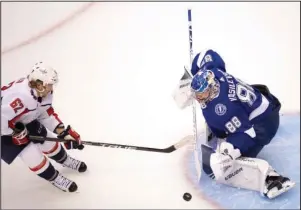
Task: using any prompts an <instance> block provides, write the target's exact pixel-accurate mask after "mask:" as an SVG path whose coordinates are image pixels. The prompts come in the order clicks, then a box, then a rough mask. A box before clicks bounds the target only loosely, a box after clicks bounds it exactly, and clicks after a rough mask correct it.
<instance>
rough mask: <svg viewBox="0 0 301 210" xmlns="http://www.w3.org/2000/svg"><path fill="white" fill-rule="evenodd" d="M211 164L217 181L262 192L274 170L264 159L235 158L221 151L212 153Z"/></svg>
mask: <svg viewBox="0 0 301 210" xmlns="http://www.w3.org/2000/svg"><path fill="white" fill-rule="evenodd" d="M210 166H211V168H212V171H213V173H214V175H215V178H216V181H217V182H219V183H222V184H225V185H230V186H233V187H237V188H242V189H248V190H254V191H258V192H260V193H263V190H264V187H265V179H266V177H267V174H268V173H269V172H270V171H272V170H273V169H272V168H271V167H270V165H269V163H268V162H267V161H265V160H262V159H258V158H246V157H239V158H237V159H236V160H235V159H234V160H233V159H232V158H231V157H230V156H228V155H223V154H219V153H215V154H212V155H211V158H210Z"/></svg>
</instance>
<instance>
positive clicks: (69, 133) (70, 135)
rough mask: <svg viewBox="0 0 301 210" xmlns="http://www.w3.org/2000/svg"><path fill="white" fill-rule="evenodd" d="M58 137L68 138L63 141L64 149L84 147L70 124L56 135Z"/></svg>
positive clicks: (80, 148)
mask: <svg viewBox="0 0 301 210" xmlns="http://www.w3.org/2000/svg"><path fill="white" fill-rule="evenodd" d="M57 137H58V138H60V139H65V140H70V141H68V142H66V143H64V145H65V147H66V149H68V150H69V149H79V150H82V149H84V145H82V144H81V139H80V135H79V134H78V133H77V132H76V131H75V130H73V129H72V128H71V126H70V125H68V127H67V128H66V129H65V130H64V131H63V132H61V133H60V134H59V135H58V136H57Z"/></svg>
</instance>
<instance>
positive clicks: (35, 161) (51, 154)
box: [1, 62, 87, 192]
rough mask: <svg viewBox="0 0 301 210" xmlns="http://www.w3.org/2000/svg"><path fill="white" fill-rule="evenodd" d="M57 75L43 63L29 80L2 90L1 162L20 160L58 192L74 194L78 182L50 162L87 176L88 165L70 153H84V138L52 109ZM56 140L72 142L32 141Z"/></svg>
mask: <svg viewBox="0 0 301 210" xmlns="http://www.w3.org/2000/svg"><path fill="white" fill-rule="evenodd" d="M57 82H58V74H57V72H56V71H55V70H54V69H53V68H52V67H49V66H46V65H45V64H44V63H43V62H39V63H36V64H35V65H34V67H33V69H32V71H31V73H30V74H29V75H28V76H27V77H26V78H21V79H19V80H16V81H14V82H11V83H9V84H8V85H7V86H3V87H2V88H1V159H2V160H3V161H5V162H6V163H7V164H11V163H12V162H13V161H14V160H15V158H17V157H19V158H21V159H22V161H23V162H24V163H25V164H26V165H27V166H28V167H29V169H30V170H31V171H32V172H34V173H36V174H37V175H38V176H39V177H41V178H43V179H45V180H47V181H49V182H50V183H51V184H53V185H54V186H56V187H57V188H59V189H61V190H63V191H66V192H74V191H76V190H77V188H78V187H77V185H76V183H75V182H74V181H72V180H70V179H68V178H67V177H65V176H63V175H62V174H61V173H60V172H58V171H57V170H56V169H55V168H54V166H53V165H52V164H51V162H50V161H49V158H50V159H52V160H54V161H56V162H57V163H59V164H62V166H64V167H68V168H70V169H73V170H75V171H78V172H85V171H86V170H87V166H86V164H85V163H84V162H82V161H80V160H76V159H74V158H72V157H71V156H70V155H68V153H67V151H66V149H79V150H82V149H83V148H84V146H83V145H82V144H81V140H80V135H79V134H78V133H77V132H76V131H75V130H73V129H72V127H71V126H70V125H68V126H65V125H64V124H63V122H62V121H61V120H60V118H59V117H58V115H57V114H56V113H55V111H54V109H53V106H52V97H53V87H54V86H55V85H56V84H57ZM30 135H34V136H43V137H56V138H62V139H66V140H70V141H68V143H65V144H64V146H65V147H66V149H65V148H64V146H63V144H61V143H58V142H50V141H32V140H30V138H29V136H30Z"/></svg>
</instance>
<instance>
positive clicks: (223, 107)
mask: <svg viewBox="0 0 301 210" xmlns="http://www.w3.org/2000/svg"><path fill="white" fill-rule="evenodd" d="M191 74H192V75H193V78H192V80H190V81H191V83H190V91H191V96H192V97H193V98H194V99H195V100H197V101H198V102H199V104H200V107H201V109H202V112H203V116H204V118H205V121H206V125H207V131H208V132H207V135H206V136H207V144H206V145H202V157H203V158H202V165H203V170H204V172H205V173H206V174H207V175H209V176H210V177H211V178H213V179H214V180H216V181H217V182H219V183H223V184H226V185H230V186H234V187H239V188H244V189H249V190H255V191H258V192H260V193H261V195H263V196H266V197H268V198H274V197H276V196H278V195H280V194H282V193H284V192H286V191H288V190H289V189H291V188H292V187H294V185H295V183H294V182H293V181H291V180H290V179H289V178H287V177H284V176H282V175H280V174H279V173H277V172H276V171H275V170H274V169H273V168H272V166H270V165H269V163H268V162H267V161H265V160H262V159H258V158H256V156H257V155H258V153H259V152H260V151H261V150H262V148H263V147H264V146H265V145H267V144H269V143H270V141H271V140H272V139H273V137H274V136H275V134H276V132H277V130H278V127H279V110H280V108H281V104H280V102H279V100H278V99H277V98H276V97H275V96H274V95H273V94H272V93H270V91H269V89H268V88H267V87H266V86H265V85H249V84H246V83H245V82H243V81H241V80H240V79H238V78H236V77H234V76H233V75H231V74H229V73H228V72H227V71H226V67H225V63H224V61H223V59H222V58H221V56H220V55H219V54H218V53H216V52H215V51H213V50H208V51H206V52H205V53H203V54H202V53H199V54H197V55H196V56H195V57H194V59H193V62H192V66H191Z"/></svg>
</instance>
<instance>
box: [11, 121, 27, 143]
mask: <svg viewBox="0 0 301 210" xmlns="http://www.w3.org/2000/svg"><path fill="white" fill-rule="evenodd" d="M13 130H14V132H13V134H12V140H13V143H14V144H15V145H23V144H27V143H28V142H29V139H28V138H27V135H28V130H27V129H26V127H25V125H24V124H23V123H21V122H17V123H16V124H15V128H14V129H13Z"/></svg>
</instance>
